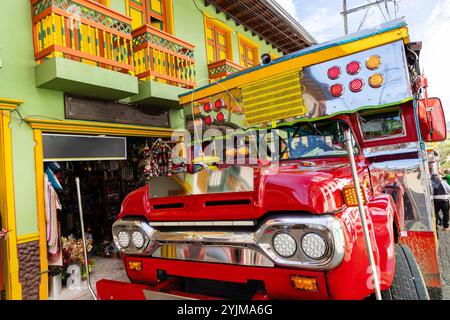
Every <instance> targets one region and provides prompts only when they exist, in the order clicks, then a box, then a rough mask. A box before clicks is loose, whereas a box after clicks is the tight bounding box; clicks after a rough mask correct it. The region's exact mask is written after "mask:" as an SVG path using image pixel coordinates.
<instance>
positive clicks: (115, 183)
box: [43, 134, 155, 300]
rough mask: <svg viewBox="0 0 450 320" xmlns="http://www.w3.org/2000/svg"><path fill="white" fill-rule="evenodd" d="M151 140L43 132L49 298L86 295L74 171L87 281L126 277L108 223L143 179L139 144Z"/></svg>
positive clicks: (85, 296) (110, 222)
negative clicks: (85, 247)
mask: <svg viewBox="0 0 450 320" xmlns="http://www.w3.org/2000/svg"><path fill="white" fill-rule="evenodd" d="M154 140H155V138H141V137H105V136H80V135H54V134H43V149H44V176H45V179H44V188H45V214H46V231H47V234H46V237H47V238H46V239H47V252H48V254H47V257H48V264H49V298H50V299H70V300H73V299H86V298H89V297H90V295H89V292H88V290H87V283H86V281H85V280H86V270H85V267H84V263H83V261H84V259H83V249H82V248H83V247H82V241H81V227H80V218H79V208H78V197H77V190H76V184H75V178H76V177H78V178H79V179H80V189H81V196H82V206H83V216H84V219H83V220H84V227H85V232H86V236H87V238H88V252H89V259H88V261H89V265H90V270H91V272H92V273H91V283H92V285H93V286H94V287H95V282H96V280H98V279H105V278H109V279H117V280H121V281H127V280H128V278H127V277H126V273H125V271H124V269H123V266H122V263H121V260H120V258H119V253H118V250H117V247H116V246H115V244H114V242H113V241H112V236H111V227H112V224H113V223H114V218H115V216H116V215H117V214H118V213H119V211H120V206H121V203H122V201H123V199H124V198H125V196H126V195H127V194H129V193H130V192H131V191H133V190H136V189H137V188H139V187H142V186H144V185H145V183H146V179H145V176H144V167H145V152H144V150H145V148H146V147H148V146H151V145H152V143H153V141H154ZM80 274H81V278H82V282H81V284H80V283H79V282H78V279H79V277H80Z"/></svg>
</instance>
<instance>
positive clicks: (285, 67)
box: [180, 27, 409, 104]
mask: <svg viewBox="0 0 450 320" xmlns="http://www.w3.org/2000/svg"><path fill="white" fill-rule="evenodd" d="M399 40H403V41H404V42H405V43H409V34H408V28H406V27H401V28H398V29H395V30H390V31H387V32H385V33H382V34H378V35H374V36H372V37H369V38H365V39H360V40H356V41H354V42H350V43H346V44H343V45H340V46H336V47H332V48H328V49H324V50H321V51H318V52H312V53H309V54H306V55H304V56H300V57H297V58H293V59H289V60H286V61H282V62H280V63H276V64H273V65H269V66H267V67H264V68H261V69H258V70H255V71H253V72H248V73H243V74H242V75H240V76H238V77H235V78H231V79H229V80H225V81H223V82H221V83H220V85H214V86H210V87H206V88H204V89H203V90H200V91H196V92H194V93H193V94H192V95H191V94H188V95H185V96H183V97H181V99H180V103H181V104H187V103H190V102H191V101H192V100H194V101H196V100H198V99H202V98H205V97H209V96H212V95H215V94H218V93H220V92H223V91H225V90H231V89H234V88H236V87H239V86H243V85H246V84H249V83H252V82H255V81H259V80H263V79H266V78H268V77H275V76H277V75H280V74H283V73H285V72H289V71H291V70H294V69H299V68H304V67H308V66H311V65H315V64H318V63H322V62H325V61H329V60H333V59H338V58H341V57H344V56H347V55H350V54H354V53H357V52H361V51H364V50H368V49H371V48H375V47H378V46H382V45H385V44H388V43H392V42H395V41H399Z"/></svg>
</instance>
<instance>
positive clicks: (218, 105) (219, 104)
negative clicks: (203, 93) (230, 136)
mask: <svg viewBox="0 0 450 320" xmlns="http://www.w3.org/2000/svg"><path fill="white" fill-rule="evenodd" d="M222 109H226V105H225V102H224V101H223V100H222V99H217V100H216V101H215V102H214V106H213V105H212V103H210V102H207V103H205V104H204V105H203V111H204V112H205V113H211V112H212V111H215V112H217V114H216V116H215V119H214V117H213V116H212V115H208V116H206V117H205V120H204V121H205V124H206V125H208V126H210V125H212V124H213V123H214V121H217V122H224V121H225V118H226V117H225V113H224V112H222V111H221V110H222Z"/></svg>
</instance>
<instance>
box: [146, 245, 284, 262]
mask: <svg viewBox="0 0 450 320" xmlns="http://www.w3.org/2000/svg"><path fill="white" fill-rule="evenodd" d="M152 257H153V258H162V259H175V260H187V261H200V262H210V263H224V264H233V265H241V266H258V267H274V266H275V265H274V263H273V262H272V261H271V260H270V259H269V258H268V257H266V256H265V255H264V254H263V253H262V252H260V251H259V250H258V249H257V248H251V247H245V246H240V245H235V246H231V245H203V244H193V243H168V244H162V245H161V246H160V247H159V248H157V249H156V250H155V252H154V253H153V254H152Z"/></svg>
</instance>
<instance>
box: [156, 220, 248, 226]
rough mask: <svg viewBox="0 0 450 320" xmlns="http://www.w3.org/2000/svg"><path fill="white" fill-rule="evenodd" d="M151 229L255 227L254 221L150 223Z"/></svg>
mask: <svg viewBox="0 0 450 320" xmlns="http://www.w3.org/2000/svg"><path fill="white" fill-rule="evenodd" d="M148 224H149V225H150V226H151V227H197V226H198V227H211V226H224V227H228V226H246V227H253V226H255V222H254V221H179V222H178V221H151V222H149V223H148Z"/></svg>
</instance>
